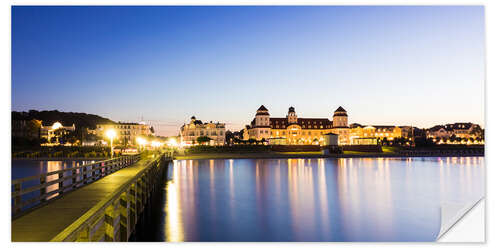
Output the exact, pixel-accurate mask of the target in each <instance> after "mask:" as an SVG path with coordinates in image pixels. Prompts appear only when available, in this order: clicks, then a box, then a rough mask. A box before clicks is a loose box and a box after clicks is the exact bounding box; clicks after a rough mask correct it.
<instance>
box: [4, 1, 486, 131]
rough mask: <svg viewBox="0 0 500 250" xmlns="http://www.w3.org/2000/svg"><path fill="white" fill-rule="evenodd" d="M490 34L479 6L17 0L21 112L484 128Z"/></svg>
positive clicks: (16, 90)
mask: <svg viewBox="0 0 500 250" xmlns="http://www.w3.org/2000/svg"><path fill="white" fill-rule="evenodd" d="M484 44H485V42H484V8H483V7H480V6H463V7H458V6H452V7H450V6H447V7H445V6H442V7H412V6H407V7H387V6H378V7H373V6H372V7H362V6H352V7H349V6H344V7H334V6H330V7H319V6H318V7H291V6H289V7H180V6H179V7H166V6H165V7H13V9H12V109H13V110H17V111H22V110H29V109H38V110H53V109H58V110H61V111H74V112H86V113H93V114H98V115H101V116H104V117H108V118H110V119H113V120H115V121H138V120H140V118H141V117H143V118H144V120H146V121H150V123H151V124H153V125H154V126H155V127H156V130H157V131H158V132H159V134H161V135H174V134H176V133H177V131H178V128H179V126H180V125H182V123H184V122H188V121H189V117H191V116H192V115H196V117H197V118H199V119H202V120H204V121H210V120H212V121H220V122H225V123H227V124H228V128H229V129H232V130H234V129H241V128H242V127H243V126H244V125H245V124H247V123H249V122H250V121H251V120H252V118H253V116H254V114H255V111H256V110H257V108H258V107H259V106H260V105H261V104H264V105H265V106H266V107H267V108H268V109H269V111H270V113H271V116H278V117H283V116H285V115H286V112H287V110H288V107H289V106H294V107H295V109H296V111H297V113H298V115H299V117H329V118H330V119H331V116H332V115H333V111H334V110H335V109H336V108H337V107H338V106H339V105H341V106H343V107H344V108H345V109H346V110H347V111H348V114H349V122H350V123H352V122H358V123H362V124H372V125H382V124H397V125H414V126H421V127H429V126H432V125H434V124H441V123H449V122H458V121H470V122H475V123H479V124H481V125H483V123H484V78H485V73H484V70H485V48H484Z"/></svg>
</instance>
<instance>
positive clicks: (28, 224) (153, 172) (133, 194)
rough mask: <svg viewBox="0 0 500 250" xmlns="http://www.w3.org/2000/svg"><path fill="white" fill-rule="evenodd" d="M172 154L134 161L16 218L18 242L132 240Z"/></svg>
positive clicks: (13, 225)
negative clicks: (137, 224) (140, 216)
mask: <svg viewBox="0 0 500 250" xmlns="http://www.w3.org/2000/svg"><path fill="white" fill-rule="evenodd" d="M171 159H172V157H171V154H166V153H162V154H157V155H142V157H141V159H137V160H138V161H136V162H134V163H133V164H132V165H130V166H127V167H122V168H120V169H119V170H117V171H113V173H108V174H106V175H105V176H102V177H100V178H99V179H98V180H95V181H93V182H92V183H90V184H87V185H84V186H81V187H79V188H76V189H75V190H72V191H71V192H68V193H66V194H64V193H63V194H61V195H60V197H58V198H57V199H53V200H50V201H48V202H46V203H45V204H43V205H41V206H39V207H37V208H36V209H31V210H29V211H27V212H25V213H24V214H22V215H20V216H18V217H13V218H14V219H13V220H12V226H11V227H12V230H11V233H12V241H15V242H18V241H127V240H128V239H129V237H130V235H131V233H132V232H133V230H134V228H135V225H136V223H137V220H138V217H139V215H140V214H141V213H142V211H143V210H144V208H145V206H146V205H147V203H148V200H149V199H150V197H151V196H152V195H153V194H154V193H155V191H157V190H158V188H159V187H160V185H161V184H162V183H161V182H162V181H163V176H165V172H166V170H167V166H168V161H170V160H171ZM110 171H111V170H110ZM83 172H84V171H83ZM72 178H73V177H72ZM13 185H15V184H14V183H13ZM42 185H43V184H42ZM16 192H18V193H19V190H14V191H13V199H17V197H18V196H14V194H17V193H16ZM14 203H15V202H14ZM15 208H16V206H14V207H13V209H15ZM13 212H15V211H13Z"/></svg>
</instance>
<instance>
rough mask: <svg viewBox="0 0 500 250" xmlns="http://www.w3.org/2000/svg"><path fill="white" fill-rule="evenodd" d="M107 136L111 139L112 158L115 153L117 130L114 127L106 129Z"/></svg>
mask: <svg viewBox="0 0 500 250" xmlns="http://www.w3.org/2000/svg"><path fill="white" fill-rule="evenodd" d="M106 136H107V137H108V138H109V141H110V143H111V158H113V153H114V150H113V139H114V138H115V137H116V131H115V130H113V129H110V130H108V131H106Z"/></svg>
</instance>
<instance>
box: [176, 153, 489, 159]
mask: <svg viewBox="0 0 500 250" xmlns="http://www.w3.org/2000/svg"><path fill="white" fill-rule="evenodd" d="M395 157H398V158H399V157H400V158H409V157H484V154H470V155H449V154H442V155H414V156H408V155H401V154H397V153H361V154H339V155H323V154H320V153H316V154H315V153H312V154H308V153H296V154H293V153H292V154H286V153H281V154H280V153H206V154H191V155H177V156H174V160H205V159H206V160H210V159H287V158H292V159H294V158H306V159H309V158H395Z"/></svg>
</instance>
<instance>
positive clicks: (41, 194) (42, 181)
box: [40, 175, 47, 202]
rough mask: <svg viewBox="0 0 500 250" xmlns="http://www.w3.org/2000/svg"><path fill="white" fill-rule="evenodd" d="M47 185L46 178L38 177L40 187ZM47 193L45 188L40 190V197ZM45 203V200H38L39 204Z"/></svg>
mask: <svg viewBox="0 0 500 250" xmlns="http://www.w3.org/2000/svg"><path fill="white" fill-rule="evenodd" d="M45 183H47V177H46V176H44V175H42V176H40V185H45ZM46 193H47V187H41V188H40V197H42V196H44V195H45V194H46ZM43 201H46V199H45V198H42V199H40V202H43Z"/></svg>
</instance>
